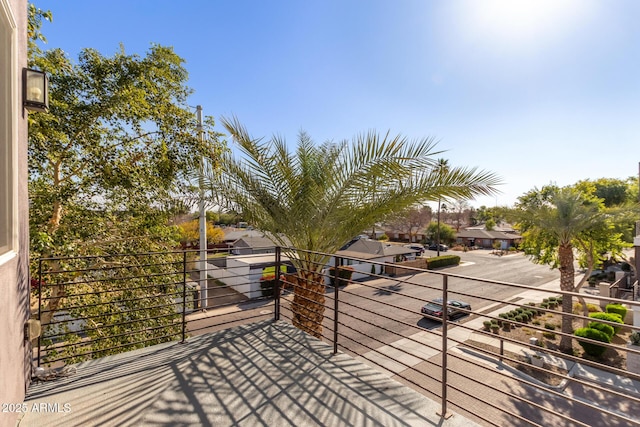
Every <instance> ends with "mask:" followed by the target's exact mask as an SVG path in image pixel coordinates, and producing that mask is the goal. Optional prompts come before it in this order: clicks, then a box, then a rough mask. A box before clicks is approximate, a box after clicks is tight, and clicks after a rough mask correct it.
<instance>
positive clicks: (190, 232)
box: [179, 219, 224, 245]
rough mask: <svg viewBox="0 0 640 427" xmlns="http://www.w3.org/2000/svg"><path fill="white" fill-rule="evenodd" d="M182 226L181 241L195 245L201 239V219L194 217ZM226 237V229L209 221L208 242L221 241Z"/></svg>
mask: <svg viewBox="0 0 640 427" xmlns="http://www.w3.org/2000/svg"><path fill="white" fill-rule="evenodd" d="M179 227H180V241H181V242H184V243H187V244H190V245H194V244H198V243H199V241H200V221H199V220H198V219H194V220H191V221H187V222H184V223H182V224H180V225H179ZM223 239H224V231H222V230H221V229H220V228H218V227H214V226H213V224H211V223H209V222H207V243H214V244H215V243H219V242H221V241H222V240H223Z"/></svg>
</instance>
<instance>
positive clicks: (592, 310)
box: [573, 302, 600, 314]
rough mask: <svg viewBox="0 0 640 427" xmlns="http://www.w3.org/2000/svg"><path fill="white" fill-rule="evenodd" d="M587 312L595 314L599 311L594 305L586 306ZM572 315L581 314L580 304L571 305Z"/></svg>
mask: <svg viewBox="0 0 640 427" xmlns="http://www.w3.org/2000/svg"><path fill="white" fill-rule="evenodd" d="M587 310H588V311H589V313H597V312H599V311H600V307H598V306H597V305H596V304H587ZM573 314H582V304H580V303H579V302H577V303H575V304H573Z"/></svg>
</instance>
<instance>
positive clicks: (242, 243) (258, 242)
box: [233, 236, 276, 249]
mask: <svg viewBox="0 0 640 427" xmlns="http://www.w3.org/2000/svg"><path fill="white" fill-rule="evenodd" d="M275 245H276V244H275V243H274V242H273V240H271V239H269V238H268V237H266V236H250V237H241V238H239V239H238V240H236V241H235V242H233V247H234V248H241V247H244V248H256V249H257V248H268V247H273V246H275Z"/></svg>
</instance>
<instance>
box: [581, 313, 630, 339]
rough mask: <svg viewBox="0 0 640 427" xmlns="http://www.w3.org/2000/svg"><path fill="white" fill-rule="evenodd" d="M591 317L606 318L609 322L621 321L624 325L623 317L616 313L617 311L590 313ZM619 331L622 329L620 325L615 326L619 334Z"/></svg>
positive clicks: (615, 332) (614, 329)
mask: <svg viewBox="0 0 640 427" xmlns="http://www.w3.org/2000/svg"><path fill="white" fill-rule="evenodd" d="M589 317H591V318H592V319H600V320H606V321H607V322H614V323H619V324H621V325H624V322H623V321H622V318H621V317H620V315H619V314H616V313H603V312H598V313H590V314H589ZM618 331H620V326H613V332H614V334H617V333H618Z"/></svg>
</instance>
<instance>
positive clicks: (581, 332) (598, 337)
mask: <svg viewBox="0 0 640 427" xmlns="http://www.w3.org/2000/svg"><path fill="white" fill-rule="evenodd" d="M573 334H574V335H575V336H577V337H581V338H588V339H591V340H594V341H602V342H606V343H610V342H611V338H609V335H607V334H605V333H604V332H602V331H599V330H597V329H593V328H580V329H576V330H575V332H574V333H573ZM578 344H580V346H581V347H582V348H583V349H584V352H585V353H587V354H588V355H589V356H593V357H601V356H602V355H603V354H604V352H605V351H607V347H604V346H601V345H598V344H593V343H590V342H586V341H580V340H578Z"/></svg>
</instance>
